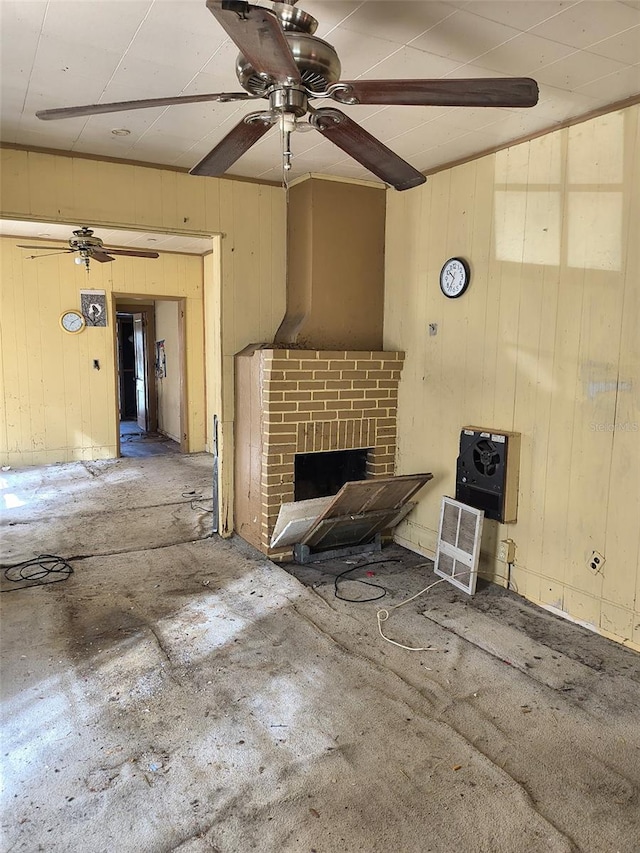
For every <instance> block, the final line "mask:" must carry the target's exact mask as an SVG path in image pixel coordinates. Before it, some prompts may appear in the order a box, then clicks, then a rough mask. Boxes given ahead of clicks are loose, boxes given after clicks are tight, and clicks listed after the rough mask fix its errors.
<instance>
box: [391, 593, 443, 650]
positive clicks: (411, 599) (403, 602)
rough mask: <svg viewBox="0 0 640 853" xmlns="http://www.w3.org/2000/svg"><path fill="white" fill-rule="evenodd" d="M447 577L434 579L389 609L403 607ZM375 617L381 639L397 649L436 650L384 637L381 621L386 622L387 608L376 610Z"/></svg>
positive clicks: (432, 647) (431, 647) (433, 647)
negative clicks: (406, 644)
mask: <svg viewBox="0 0 640 853" xmlns="http://www.w3.org/2000/svg"><path fill="white" fill-rule="evenodd" d="M445 580H447V578H441V579H440V580H439V581H434V582H433V583H431V584H429V586H426V587H425V588H424V589H421V590H420V592H416V594H415V595H412V596H411V598H406V599H405V600H404V601H401V602H400V604H394V605H393V607H391V608H389V609H390V610H397V608H398V607H404V605H405V604H408V603H409V602H410V601H413V600H414V599H416V598H418V597H419V596H421V595H424V593H425V592H429V590H430V589H432V588H433V587H434V586H436V585H437V584H439V583H444V581H445ZM376 617H377V619H378V631H379V633H380V636H381V637H382V639H383V640H386V641H387V643H391V644H392V645H393V646H397V647H398V648H399V649H406V650H407V651H408V652H437V651H438V649H437V648H436V647H435V646H405V645H403V644H402V643H398V642H396V640H392V639H390V638H389V637H385V635H384V634H383V633H382V623H383V622H386V621H387V619H388V618H389V610H385V609H382V610H378V612H377V613H376Z"/></svg>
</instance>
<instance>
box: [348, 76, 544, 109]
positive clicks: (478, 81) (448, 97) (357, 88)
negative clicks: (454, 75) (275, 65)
mask: <svg viewBox="0 0 640 853" xmlns="http://www.w3.org/2000/svg"><path fill="white" fill-rule="evenodd" d="M343 85H344V86H348V87H349V88H348V89H346V90H343V89H342V88H341V87H342V86H343ZM334 97H335V99H336V100H337V101H339V102H340V103H342V104H388V105H396V104H397V105H408V106H440V107H533V106H535V105H536V104H537V103H538V84H537V83H536V81H535V80H532V79H531V78H530V77H485V78H472V79H467V80H463V79H449V78H448V79H446V80H349V81H340V84H339V88H337V90H336V92H335V94H334Z"/></svg>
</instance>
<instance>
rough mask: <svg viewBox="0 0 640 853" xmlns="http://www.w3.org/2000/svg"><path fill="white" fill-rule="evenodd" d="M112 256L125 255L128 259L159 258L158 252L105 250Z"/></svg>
mask: <svg viewBox="0 0 640 853" xmlns="http://www.w3.org/2000/svg"><path fill="white" fill-rule="evenodd" d="M104 251H105V252H108V253H109V254H110V255H123V256H126V257H128V258H159V257H160V255H159V254H158V253H157V252H145V251H143V250H142V249H107V248H105V249H104Z"/></svg>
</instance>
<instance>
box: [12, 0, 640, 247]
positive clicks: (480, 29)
mask: <svg viewBox="0 0 640 853" xmlns="http://www.w3.org/2000/svg"><path fill="white" fill-rule="evenodd" d="M261 5H269V4H268V3H266V2H263V3H261ZM298 5H299V6H300V7H301V8H303V9H304V10H305V11H308V12H310V13H311V14H312V15H314V16H315V17H316V18H318V20H319V22H320V26H319V28H318V31H317V33H316V35H318V36H320V37H322V38H324V39H326V40H327V41H329V42H330V43H331V44H333V45H334V47H335V48H336V49H337V51H338V54H339V56H340V58H341V62H342V79H354V78H359V77H362V78H365V79H367V78H370V79H378V78H402V77H409V78H412V77H419V78H440V77H501V76H531V77H534V78H535V79H536V80H537V81H538V83H539V86H540V102H539V104H538V105H537V106H536V107H533V108H531V109H519V110H516V109H514V110H512V109H496V108H484V109H483V108H451V107H449V108H440V107H407V106H405V107H380V106H357V107H347V108H345V109H346V110H347V111H348V112H349V115H350V116H351V117H352V118H354V119H355V120H356V121H359V122H360V123H362V124H363V125H364V126H365V127H366V128H367V129H368V130H369V132H371V133H373V134H374V135H376V136H377V137H378V138H380V139H381V140H382V141H383V142H385V143H386V144H387V145H388V146H389V147H390V148H392V149H393V150H394V151H396V152H397V153H398V154H399V155H400V156H402V157H404V158H405V159H407V160H409V161H410V162H411V163H412V164H413V165H414V166H415V167H417V168H418V169H420V170H422V171H428V170H432V169H434V168H437V167H438V166H441V165H443V164H446V163H450V162H453V161H455V160H459V159H462V158H465V157H469V156H473V155H474V154H477V153H480V152H482V151H486V150H488V149H491V148H494V147H497V146H500V145H504V144H505V143H507V142H509V141H512V140H514V139H517V138H519V137H522V136H525V135H527V134H532V133H536V132H538V131H541V130H545V129H548V128H553V127H554V126H555V125H557V124H559V123H561V122H564V121H566V120H567V119H570V118H572V117H576V116H581V115H584V114H586V113H588V112H590V111H592V110H595V109H599V108H602V107H604V106H606V105H608V104H611V103H615V102H617V101H620V100H623V99H626V98H629V97H632V96H635V95H637V93H638V92H640V2H639V0H528V2H524V0H515V1H514V0H447V2H439V0H300V2H299V4H298ZM0 15H1V20H0V23H1V29H2V43H1V45H2V54H1V67H0V70H1V91H0V110H1V112H0V129H1V139H2V141H3V142H8V143H17V144H20V145H25V146H31V147H41V148H52V149H61V150H65V151H74V152H78V153H88V154H94V155H99V156H108V157H115V158H124V159H128V160H135V161H140V162H149V163H156V164H165V165H169V166H173V167H178V168H184V169H189V168H191V167H192V166H193V165H194V164H196V163H197V162H198V161H199V160H200V159H201V158H202V157H203V156H204V155H205V154H206V153H207V152H208V151H209V150H210V149H211V148H213V147H214V146H215V145H216V144H217V142H218V141H219V140H220V139H221V138H222V137H223V136H224V135H225V134H226V133H227V132H228V131H229V130H230V129H231V128H232V127H233V126H234V124H236V122H238V121H239V120H240V118H241V117H242V115H243V114H244V113H246V112H250V111H252V110H253V109H255V108H256V105H255V103H249V104H247V103H244V104H242V103H231V104H218V103H211V104H193V105H186V106H173V107H169V108H154V109H148V110H138V111H132V112H120V113H115V114H112V115H102V116H93V117H90V118H77V119H67V120H62V121H51V122H43V121H39V120H38V119H36V118H35V115H34V114H35V112H36V110H41V109H48V108H53V107H62V106H72V105H78V104H86V103H97V102H100V101H119V100H133V99H140V98H153V97H163V96H174V95H179V94H193V93H202V92H220V91H239V90H240V87H239V84H238V82H237V80H236V78H235V73H234V61H235V57H236V54H237V50H236V48H235V46H234V45H233V43H232V42H230V41H229V39H228V38H227V37H226V35H225V33H224V31H223V30H222V28H221V27H220V26H219V25H218V23H217V21H216V20H215V19H214V17H213V16H212V15H211V13H210V12H209V11H208V10H207V8H206V6H205V0H126V2H121V0H92V2H89V0H0ZM260 103H262V102H260ZM331 103H333V102H331ZM315 105H318V102H315ZM117 128H126V129H128V130H129V131H130V134H129V135H128V136H114V135H113V133H112V130H113V129H117ZM292 142H293V150H294V160H293V169H292V172H291V173H290V174H291V178H296V177H299V176H300V175H303V174H306V173H310V172H311V173H318V174H324V175H334V176H339V177H343V178H352V179H365V180H367V179H368V180H376V179H375V178H373V176H372V175H371V174H370V173H369V172H367V171H366V170H365V169H363V168H362V167H361V166H360V165H359V164H358V163H356V162H355V161H353V160H352V159H350V158H349V157H348V156H346V155H345V154H344V153H343V152H342V151H341V150H340V149H338V148H336V147H335V146H333V145H332V144H331V143H330V142H329V141H327V140H325V139H323V138H322V137H320V135H319V134H317V133H315V132H313V131H312V132H309V133H296V134H294V137H293V140H292ZM230 174H234V175H241V176H246V177H251V178H257V179H261V180H272V181H279V180H281V178H282V169H281V157H280V139H279V135H278V131H277V130H275V129H274V130H272V131H270V133H268V134H267V135H266V136H265V137H263V139H262V140H261V141H260V142H259V143H258V144H256V145H255V146H254V147H253V148H252V149H251V150H250V151H249V152H248V153H247V154H245V155H244V156H243V157H242V158H241V159H240V160H239V161H238V162H237V163H236V164H235V165H234V166H233V167H232V169H230ZM101 236H103V235H101Z"/></svg>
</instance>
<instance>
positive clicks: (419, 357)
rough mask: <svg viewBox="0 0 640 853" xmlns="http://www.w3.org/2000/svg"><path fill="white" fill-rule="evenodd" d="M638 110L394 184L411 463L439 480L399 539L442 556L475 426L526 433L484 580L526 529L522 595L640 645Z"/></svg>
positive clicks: (395, 341)
mask: <svg viewBox="0 0 640 853" xmlns="http://www.w3.org/2000/svg"><path fill="white" fill-rule="evenodd" d="M638 112H639V110H638V107H637V106H634V107H630V108H627V109H625V110H623V111H621V112H620V113H612V114H609V115H606V116H601V117H599V118H596V119H593V120H592V121H589V122H585V123H583V124H581V125H577V126H576V127H574V128H571V129H564V130H561V131H558V132H556V133H553V134H549V135H547V136H545V137H541V138H539V139H535V140H531V141H529V142H526V143H523V144H521V145H518V146H514V147H512V148H510V149H506V150H505V151H501V152H498V153H497V154H494V155H490V156H488V157H485V158H482V159H480V160H478V161H475V162H474V163H469V164H465V165H463V166H460V167H457V168H454V169H451V170H449V171H447V172H443V173H439V174H436V175H434V176H432V177H431V178H430V179H429V181H428V183H427V184H426V185H425V186H424V187H422V188H420V189H418V190H414V191H412V192H411V193H407V194H394V193H388V202H387V203H388V208H387V210H388V213H387V256H386V295H385V347H387V348H394V349H399V350H405V351H406V354H407V355H406V363H405V369H404V371H403V375H402V380H401V383H400V405H399V419H398V424H399V438H398V473H410V472H411V471H414V470H423V469H424V470H426V469H429V470H433V471H434V474H435V475H436V478H435V481H434V485H435V483H437V484H438V488H437V489H435V488H434V489H433V490H431V492H430V493H429V494H428V495H425V496H424V498H422V499H421V500H420V501H419V505H418V507H417V509H416V511H415V512H414V513H412V515H411V516H410V517H409V518H408V519H407V521H406V522H404V523H403V524H402V525H401V526H400V528H399V529H398V533H399V539H400V541H402V542H403V543H404V544H408V545H409V547H413V548H414V549H415V550H417V551H422V552H424V553H433V547H434V544H435V535H436V530H437V521H438V509H439V498H440V495H442V494H452V493H453V490H454V488H455V461H456V456H457V451H458V437H459V430H460V427H461V426H462V425H463V424H465V423H474V424H479V425H482V426H487V427H495V428H498V429H500V428H502V429H513V430H516V431H518V432H521V433H522V453H521V466H520V480H521V485H520V503H519V512H518V521H517V523H515V524H513V525H508V526H507V525H498V524H496V523H493V522H492V523H491V524H490V525H488V528H487V531H488V535H486V536H485V537H483V539H484V542H483V561H482V570H483V573H484V574H485V575H486V576H490V577H494V578H495V579H496V580H499V581H500V576H502V575H504V574H505V571H506V567H505V566H504V565H503V564H500V563H499V562H498V561H497V559H496V551H497V542H498V540H499V539H502V538H505V537H507V536H510V537H511V538H513V539H514V540H515V542H516V545H517V551H516V564H515V566H514V568H513V581H514V585H515V586H516V587H517V589H518V591H519V592H520V593H522V594H524V595H526V596H527V597H528V598H530V599H532V600H534V601H538V602H540V603H542V604H545V605H551V606H553V607H556V608H558V609H559V610H561V611H564V612H565V613H567V614H568V615H569V616H570V617H572V618H575V619H579V620H583V621H585V622H586V623H588V624H590V625H591V626H593V627H594V628H596V629H597V630H600V631H601V632H602V633H604V634H606V635H607V636H611V637H613V638H615V639H618V640H621V641H627V642H630V641H632V640H633V641H634V642H635V644H636V646H638V647H640V642H639V641H640V628H638V627H635V626H637V625H640V614H639V613H638V603H639V601H640V576H639V571H638V561H639V537H640V533H639V530H638V528H639V525H638V517H640V494H639V485H638V484H639V483H640V472H639V470H638V468H639V465H640V454H639V453H638V441H639V439H638V435H639V434H640V432H638V431H637V430H639V429H640V427H639V426H638V424H639V422H640V413H639V412H638V404H639V401H638V392H637V388H638V387H639V383H640V379H639V377H638V366H639V364H640V354H639V352H638V335H637V327H638V320H639V319H640V318H639V316H638V308H639V306H638V286H637V282H638V280H639V279H640V260H639V248H638V243H639V242H640V241H638V236H637V235H638V234H639V233H640V201H639V188H640V174H639V173H638V152H639V150H640V148H639V143H638ZM416 240H417V241H419V247H420V248H416V246H413V245H412V243H413V242H414V241H416ZM452 255H463V256H466V257H468V259H469V260H470V263H471V267H472V282H471V285H470V287H469V290H468V292H467V293H466V294H465V295H464V296H463V297H462V298H461V299H459V300H446V299H445V298H444V297H443V296H442V295H441V294H440V291H439V287H438V273H439V270H440V267H441V265H442V263H443V262H444V260H445V259H446V258H447V257H449V256H452ZM429 323H438V333H437V335H435V336H429V333H428V324H429ZM478 389H481V393H478ZM425 466H426V468H425ZM593 549H596V550H598V551H601V552H602V553H604V555H605V558H606V563H605V565H604V567H603V569H602V570H601V571H600V572H597V573H594V572H593V571H592V570H590V569H589V568H587V560H588V557H589V555H590V554H591V551H592V550H593ZM501 582H504V581H501ZM634 602H635V604H634ZM634 631H635V634H634V633H633V632H634Z"/></svg>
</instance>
